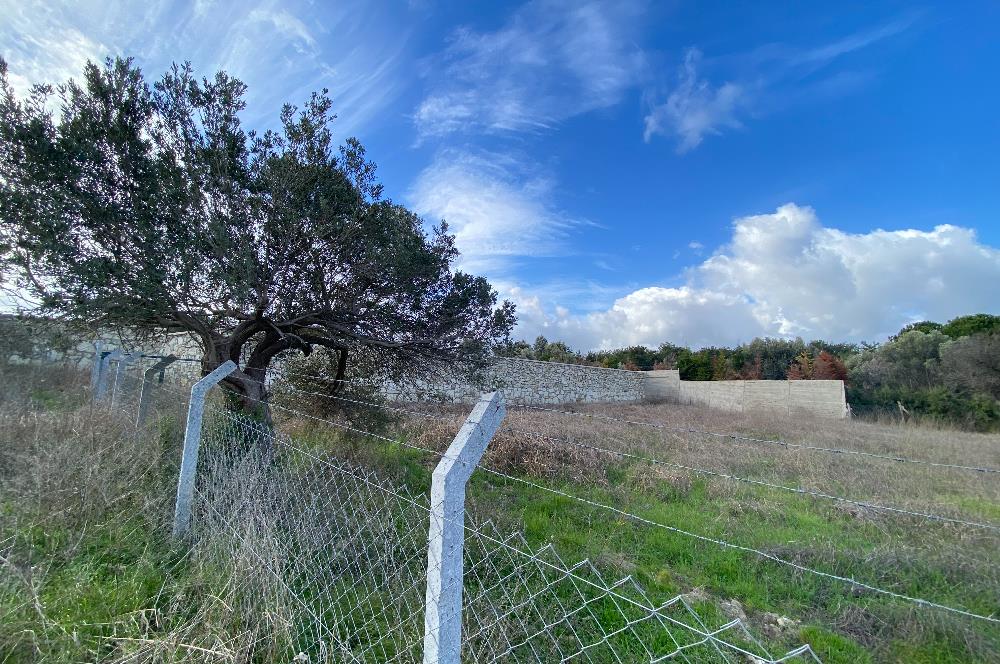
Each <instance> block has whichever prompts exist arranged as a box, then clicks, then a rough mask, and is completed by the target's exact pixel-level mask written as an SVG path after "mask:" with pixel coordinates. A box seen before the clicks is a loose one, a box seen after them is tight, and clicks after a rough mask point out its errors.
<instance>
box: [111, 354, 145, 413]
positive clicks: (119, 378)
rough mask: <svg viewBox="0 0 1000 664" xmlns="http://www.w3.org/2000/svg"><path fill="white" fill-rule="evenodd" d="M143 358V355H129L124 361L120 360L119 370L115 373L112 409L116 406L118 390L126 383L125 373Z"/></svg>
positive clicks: (112, 388) (112, 389)
mask: <svg viewBox="0 0 1000 664" xmlns="http://www.w3.org/2000/svg"><path fill="white" fill-rule="evenodd" d="M141 357H142V353H129V354H128V355H126V356H125V357H123V358H122V359H120V360H118V370H117V371H116V372H115V384H114V385H113V386H112V387H111V407H112V408H114V406H115V399H116V398H117V396H118V388H119V387H120V386H122V385H123V384H124V383H125V372H126V371H128V365H130V364H132V363H133V362H135V361H136V360H138V359H139V358H141Z"/></svg>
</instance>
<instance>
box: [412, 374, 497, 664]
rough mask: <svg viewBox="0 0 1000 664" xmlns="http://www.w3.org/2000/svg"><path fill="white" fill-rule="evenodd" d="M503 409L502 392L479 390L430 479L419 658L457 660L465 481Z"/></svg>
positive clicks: (431, 663)
mask: <svg viewBox="0 0 1000 664" xmlns="http://www.w3.org/2000/svg"><path fill="white" fill-rule="evenodd" d="M505 414H506V407H505V404H504V398H503V393H502V392H491V393H490V394H484V395H483V396H482V398H481V399H480V400H479V403H477V404H476V406H475V407H474V408H473V409H472V412H471V413H469V417H468V418H467V419H466V420H465V424H463V425H462V428H461V429H460V430H459V432H458V435H457V436H455V440H453V441H452V443H451V446H450V447H449V448H448V451H447V452H446V453H445V455H444V457H443V458H442V459H441V462H440V463H438V465H437V467H436V468H435V469H434V474H433V476H432V479H431V513H430V531H429V534H428V543H427V599H426V607H425V612H424V664H460V661H461V652H462V575H463V560H462V555H463V551H464V547H465V485H466V483H467V482H468V481H469V477H470V476H471V475H472V471H473V470H475V468H476V465H477V464H478V463H479V459H480V458H482V456H483V452H485V451H486V446H487V445H488V444H489V442H490V440H491V439H492V438H493V434H495V433H496V431H497V429H498V428H500V423H501V422H503V418H504V415H505Z"/></svg>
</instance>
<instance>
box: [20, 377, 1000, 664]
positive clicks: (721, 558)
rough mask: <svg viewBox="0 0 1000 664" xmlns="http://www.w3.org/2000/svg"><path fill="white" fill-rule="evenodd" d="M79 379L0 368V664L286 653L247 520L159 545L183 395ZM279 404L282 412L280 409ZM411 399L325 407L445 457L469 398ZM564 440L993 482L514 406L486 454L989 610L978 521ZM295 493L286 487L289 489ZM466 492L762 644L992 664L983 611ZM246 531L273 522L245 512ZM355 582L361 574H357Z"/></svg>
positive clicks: (634, 409) (407, 475)
mask: <svg viewBox="0 0 1000 664" xmlns="http://www.w3.org/2000/svg"><path fill="white" fill-rule="evenodd" d="M85 384H86V376H85V375H83V374H81V373H79V372H74V371H64V372H58V371H55V372H53V371H45V372H37V371H30V370H14V371H11V372H8V373H6V374H5V380H4V381H3V382H2V383H0V385H2V387H0V436H2V440H0V556H2V557H3V559H2V560H0V661H2V662H7V661H10V662H16V661H52V662H70V661H95V660H100V661H109V662H126V661H129V662H145V661H163V662H167V661H170V662H175V661H252V660H253V658H254V657H256V661H273V660H274V658H275V657H277V658H280V657H283V656H284V653H287V650H282V649H281V648H277V649H274V650H268V649H267V644H268V643H272V644H273V643H274V642H275V641H274V639H270V637H271V636H273V635H276V634H282V633H283V631H282V630H284V633H286V634H291V632H289V630H290V629H291V626H292V623H293V622H294V620H296V615H297V614H296V611H297V609H296V608H295V606H294V601H293V600H294V597H293V596H292V595H291V594H289V593H288V592H287V590H288V589H287V588H284V589H283V588H281V587H280V586H276V585H274V584H270V585H269V584H267V583H266V581H267V577H266V576H264V575H261V574H260V569H261V568H260V564H259V560H256V559H255V555H260V554H263V555H265V557H270V558H275V559H278V558H281V557H282V556H286V554H287V552H282V551H281V550H278V549H275V550H273V551H272V549H273V547H274V545H275V543H276V542H277V541H278V540H277V539H276V537H275V535H274V534H273V533H271V531H269V530H268V529H266V528H260V527H257V526H255V527H254V528H252V529H248V530H246V531H244V535H245V536H246V537H247V541H248V542H249V545H247V544H246V543H243V545H242V546H235V545H234V541H233V540H231V539H226V538H222V539H218V538H213V536H212V534H213V533H212V528H209V529H208V531H206V532H205V533H203V534H204V535H205V537H203V538H202V540H201V542H202V544H201V545H200V546H199V547H195V548H193V549H184V550H178V549H177V548H176V547H173V546H172V545H171V544H170V542H169V540H168V538H167V537H166V532H167V527H168V524H167V521H168V519H169V516H170V512H171V509H170V503H171V500H172V492H173V482H174V481H175V477H176V474H175V473H176V461H177V458H178V456H179V454H178V448H177V445H178V442H179V429H178V427H177V420H178V416H179V415H180V413H181V411H183V409H184V406H185V404H184V403H183V401H182V400H179V399H178V398H177V397H175V396H172V395H171V394H170V393H169V392H166V391H164V392H163V393H162V394H161V395H160V400H159V403H158V404H157V406H158V411H159V412H160V413H161V414H166V415H167V416H165V417H161V418H160V419H158V420H154V421H153V422H152V423H151V429H150V430H149V431H147V432H145V434H146V435H142V436H135V435H132V434H131V433H130V422H129V421H128V420H127V419H122V418H118V417H113V416H108V415H107V414H102V413H101V412H97V411H94V410H93V409H91V407H90V405H89V402H88V401H86V399H85V398H83V397H82V395H84V394H85V393H86V390H85V389H82V388H84V386H85ZM133 394H134V390H133ZM287 406H288V407H291V408H294V407H295V404H294V401H291V402H289V403H287ZM414 408H419V409H422V410H433V411H434V413H435V414H436V415H439V416H440V417H439V418H437V419H426V418H416V417H406V416H398V417H384V416H382V417H379V418H373V417H371V416H370V414H369V413H368V412H367V409H365V408H363V407H354V408H350V409H346V410H345V409H343V408H342V409H340V410H338V411H337V412H336V413H333V414H331V417H333V418H335V419H336V420H337V421H339V422H344V423H349V424H350V425H351V426H355V427H358V428H364V429H367V430H375V431H377V432H379V433H381V434H383V435H385V436H386V437H387V438H390V439H396V440H401V441H403V442H404V443H405V444H412V445H415V446H418V447H423V448H428V449H434V450H437V451H443V450H444V449H445V448H446V447H447V445H448V444H449V443H450V441H451V439H452V438H453V437H454V435H455V433H456V432H457V430H458V428H459V427H460V426H461V423H462V421H463V420H464V418H465V416H466V414H467V412H468V407H467V406H448V407H436V408H432V407H431V406H428V405H427V404H419V405H414ZM565 409H566V410H573V411H577V412H582V413H590V414H593V415H600V416H602V417H613V418H617V419H622V420H638V421H645V422H653V423H657V424H660V425H663V426H666V427H671V428H694V429H702V430H706V431H715V432H720V433H739V434H745V435H747V436H751V437H761V438H769V439H771V438H773V439H781V440H784V441H787V442H792V443H804V444H809V445H815V446H822V447H834V448H845V449H853V450H861V451H867V452H873V453H877V454H888V455H899V456H904V457H909V458H917V459H927V460H933V461H937V462H942V463H958V464H962V465H974V466H980V465H981V466H990V467H1000V436H996V435H992V436H990V435H982V434H970V433H961V432H954V431H946V430H940V429H929V428H923V427H916V426H911V425H899V424H894V425H881V424H874V423H866V422H857V421H818V422H817V421H809V420H799V419H791V420H789V419H785V418H779V417H774V416H752V415H742V414H732V413H722V412H717V411H711V410H708V409H704V408H698V407H692V406H680V405H671V404H641V405H640V404H615V405H609V404H603V405H573V406H568V407H566V408H565ZM277 419H278V422H279V426H280V428H281V430H282V432H283V433H285V434H288V435H293V436H294V437H295V438H296V439H297V440H302V441H305V443H304V444H309V445H312V446H314V447H315V448H316V449H325V450H329V451H334V452H335V453H336V454H337V455H338V456H339V457H341V458H345V459H352V460H354V461H355V462H357V463H359V464H362V465H363V466H365V467H368V468H376V469H378V470H379V471H384V473H383V475H384V476H387V477H391V478H393V480H392V481H394V482H396V483H397V484H400V485H403V486H405V487H406V488H408V489H409V490H411V491H413V492H416V493H420V492H425V491H426V489H427V487H428V485H429V474H430V471H431V470H432V468H433V466H434V464H435V461H436V460H435V458H434V457H433V456H431V455H420V454H417V453H414V452H413V451H412V450H410V449H407V448H406V447H405V446H402V447H401V446H398V445H393V444H391V443H388V442H385V441H381V440H373V439H371V438H368V437H365V436H357V435H349V434H345V432H344V431H343V430H340V429H336V428H330V427H327V426H324V425H322V423H317V422H316V421H314V420H308V419H303V418H296V417H290V416H287V414H286V416H284V417H278V418H277ZM519 432H530V434H528V433H519ZM151 434H152V435H151ZM537 434H541V435H542V436H545V437H539V436H538V435H537ZM558 439H565V440H568V441H571V442H572V443H576V444H570V443H567V442H561V441H560V440H558ZM580 444H583V445H590V446H594V447H601V448H606V449H608V450H613V451H619V452H626V453H629V454H636V455H641V456H644V457H651V458H656V459H660V460H662V461H664V462H667V463H670V464H681V465H684V466H689V467H694V468H701V469H705V470H710V471H713V472H721V473H728V474H732V475H738V476H741V477H747V478H753V479H755V480H764V481H769V482H775V483H780V484H784V485H788V486H802V487H805V488H808V489H813V490H818V491H823V492H827V493H831V494H836V495H841V496H845V497H849V498H852V499H856V500H863V501H871V502H875V503H881V504H886V505H894V506H898V507H906V508H909V509H912V510H918V511H926V512H933V513H936V514H941V515H947V516H950V517H954V518H961V519H967V520H971V521H979V522H986V523H992V524H1000V482H998V481H996V479H995V478H996V476H995V475H987V474H982V473H971V472H968V471H960V470H949V469H944V468H934V467H926V466H919V465H911V464H902V463H895V462H890V461H882V460H877V459H870V458H864V457H854V456H847V455H831V454H825V453H821V452H816V451H809V450H802V449H788V448H784V447H780V446H775V445H768V444H764V443H754V442H748V441H742V442H740V441H734V440H732V439H726V438H717V437H711V436H703V435H698V434H691V433H681V432H676V431H667V430H663V429H657V428H650V427H643V426H639V425H635V424H626V423H622V422H609V421H606V420H602V419H595V418H590V417H583V416H579V415H564V414H560V413H553V412H544V411H535V410H522V409H517V408H511V409H510V411H509V415H508V418H507V420H506V422H505V428H504V430H503V431H502V432H501V433H500V434H499V435H498V436H497V437H496V438H495V439H494V441H493V442H492V444H491V446H490V449H489V451H488V452H487V455H486V457H485V459H484V462H483V464H484V465H485V466H487V467H489V468H492V469H495V470H498V471H501V472H503V473H506V474H510V475H512V476H515V477H518V478H525V479H528V480H531V481H533V482H538V483H541V484H543V485H545V486H549V487H554V488H558V489H559V490H562V491H566V492H568V493H571V494H574V495H578V496H580V497H584V498H587V499H590V500H596V501H598V502H604V503H607V504H612V505H614V506H616V507H619V508H621V509H624V510H626V511H629V512H632V513H636V514H639V515H642V516H644V517H648V518H651V519H653V520H656V521H658V522H662V523H666V524H670V525H677V526H679V527H683V528H686V529H689V530H692V531H695V532H700V533H703V534H706V535H709V536H714V537H719V538H722V539H726V540H728V541H732V542H734V543H738V544H745V545H748V546H754V547H757V548H761V549H762V550H765V551H767V552H769V553H772V554H774V555H779V556H781V557H784V558H787V559H790V560H793V561H795V562H798V563H801V564H805V565H807V566H813V567H816V568H820V569H824V570H828V571H834V572H838V573H844V574H846V575H852V576H855V577H856V578H859V579H860V580H864V581H867V582H871V583H873V584H874V585H878V586H881V587H886V588H888V589H891V590H894V591H897V592H904V593H908V594H915V595H921V596H926V597H927V598H928V599H936V600H941V601H943V602H944V603H948V604H952V605H958V606H967V607H968V608H970V609H972V610H976V611H979V612H987V613H988V612H990V611H997V610H1000V607H998V605H997V599H996V598H997V597H1000V578H998V566H997V557H996V552H997V550H998V548H1000V547H998V545H1000V540H998V538H997V537H996V533H995V532H989V531H983V530H976V529H971V528H968V527H963V526H957V525H953V524H941V523H931V522H926V521H924V520H921V519H918V518H915V517H908V516H900V515H893V514H886V513H883V512H878V511H874V510H868V509H864V508H858V507H856V506H849V505H848V506H845V505H836V504H832V503H830V502H829V501H824V500H822V499H818V498H812V497H806V496H801V495H798V494H792V493H788V492H781V491H777V490H772V489H764V488H760V487H752V486H747V485H746V484H743V483H740V482H735V481H732V480H726V479H721V478H711V477H705V476H699V475H698V474H697V473H692V472H691V471H690V470H685V469H682V468H677V467H673V466H668V465H656V464H648V463H643V462H641V461H638V460H636V459H629V458H622V457H621V456H619V455H614V454H609V453H607V452H602V451H599V450H595V449H589V448H586V447H581V446H580ZM244 475H245V474H244ZM244 475H240V477H244ZM247 477H249V476H247ZM324 481H325V480H324ZM241 486H242V488H243V491H242V493H241V495H243V494H245V495H244V499H243V500H242V503H240V504H241V505H245V506H253V505H255V504H256V503H255V495H254V490H253V487H254V486H255V484H254V483H253V482H249V481H247V482H244V483H243V484H242V485H241ZM303 486H306V485H303ZM320 492H322V489H317V490H316V492H315V493H317V495H318V493H320ZM236 493H240V492H236ZM286 493H288V492H287V491H286ZM307 497H308V496H305V495H303V496H302V502H303V504H305V503H306V498H307ZM271 502H275V501H271ZM341 502H346V501H341ZM275 504H278V503H275ZM469 504H470V508H471V510H472V512H473V513H474V515H475V516H476V517H477V518H479V519H480V520H482V519H491V520H493V521H494V522H496V523H499V524H501V528H502V529H505V532H510V531H511V530H516V531H520V532H521V533H523V535H524V536H525V537H526V538H527V539H528V541H529V543H530V544H531V545H532V546H540V545H542V544H546V543H552V544H553V545H554V546H555V547H556V549H557V550H558V551H559V552H560V554H561V555H563V557H564V558H565V559H566V560H569V561H575V560H578V559H580V558H584V557H589V558H590V559H591V560H593V561H595V563H596V564H597V565H598V567H599V568H600V569H602V570H604V571H606V572H607V573H608V574H612V575H614V576H621V575H625V574H629V575H633V576H635V577H636V578H637V579H639V580H640V582H641V583H642V584H643V585H644V586H645V587H646V588H647V589H648V590H649V591H650V593H651V594H652V596H653V597H669V596H672V595H673V594H676V593H690V595H691V598H692V600H695V601H697V602H699V603H701V604H700V605H701V606H702V609H700V610H704V611H707V612H708V615H711V614H712V612H713V611H715V612H717V616H716V617H717V618H718V619H719V620H723V619H726V618H727V616H730V615H731V614H734V613H740V614H742V615H746V617H747V621H748V623H750V624H751V625H752V626H753V627H754V628H755V629H756V631H757V633H759V634H764V635H767V636H768V638H770V639H773V640H774V641H775V642H776V644H777V647H776V648H775V649H776V650H778V649H780V647H781V646H785V647H790V646H793V645H797V644H798V643H801V642H803V641H808V642H809V643H811V644H813V645H814V647H815V648H816V649H817V650H818V651H819V652H821V653H823V655H824V659H825V661H828V662H830V661H833V662H836V661H844V662H847V661H851V662H853V661H871V660H873V659H874V660H877V661H907V662H909V661H917V662H919V661H926V662H931V661H968V662H976V661H1000V658H998V656H997V652H998V650H997V649H998V647H1000V634H998V633H997V632H998V630H996V629H994V628H993V627H991V626H984V625H982V624H979V623H975V622H970V621H967V620H964V619H959V618H955V617H953V616H949V615H944V614H941V613H939V612H934V611H932V610H929V609H927V608H922V607H915V606H912V605H907V604H905V603H899V602H894V601H883V600H880V599H878V598H872V597H871V596H869V595H866V594H864V593H854V592H852V591H851V590H850V588H844V587H843V586H840V585H837V584H834V583H828V582H820V581H817V580H815V579H812V578H810V577H808V575H801V574H791V573H789V572H788V571H787V570H786V569H784V568H781V567H779V566H775V565H773V564H770V563H762V562H761V561H759V560H754V559H753V558H752V557H748V556H746V555H745V554H742V553H738V552H732V551H727V550H716V549H715V548H713V547H712V546H711V545H707V544H699V543H697V542H692V541H690V540H688V539H685V538H683V537H682V536H679V535H674V534H671V533H664V532H662V531H659V532H658V531H656V529H655V528H651V527H649V526H646V525H642V524H637V523H629V522H628V521H627V520H626V519H623V518H620V517H619V516H617V515H608V514H606V513H603V512H601V511H600V510H596V509H594V508H592V507H589V506H586V505H582V504H578V503H574V502H573V501H570V500H566V499H560V498H558V497H555V496H552V495H547V494H545V493H544V492H541V491H535V490H531V489H530V488H529V487H525V486H524V485H522V484H518V483H516V482H506V481H503V480H501V479H499V478H496V477H495V476H489V475H485V474H477V475H476V476H475V477H474V478H473V484H472V485H471V486H470V490H469ZM239 509H240V510H245V509H247V507H240V508H239ZM203 516H204V515H203ZM289 518H291V517H289ZM296 518H298V517H296ZM206 522H208V521H207V520H206ZM264 522H269V519H264V520H263V521H261V520H260V519H257V520H256V521H255V523H256V524H257V525H258V526H259V525H260V524H261V523H264ZM249 549H254V551H256V552H257V553H256V554H253V553H252V552H250V551H249ZM272 554H273V555H272ZM286 557H287V556H286ZM357 573H358V574H361V575H363V574H364V573H365V572H364V570H362V569H361V568H360V567H359V568H358V570H357ZM249 588H253V589H254V590H253V591H252V592H248V589H249ZM714 622H716V623H717V622H718V621H714ZM269 639H270V641H269ZM286 641H287V639H286ZM269 653H270V654H269ZM268 658H270V659H268Z"/></svg>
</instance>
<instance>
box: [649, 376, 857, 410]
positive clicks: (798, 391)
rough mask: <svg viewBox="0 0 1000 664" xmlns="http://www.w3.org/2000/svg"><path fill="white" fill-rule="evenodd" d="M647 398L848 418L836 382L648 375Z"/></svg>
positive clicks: (717, 406)
mask: <svg viewBox="0 0 1000 664" xmlns="http://www.w3.org/2000/svg"><path fill="white" fill-rule="evenodd" d="M647 373H648V374H649V377H648V379H647V383H646V398H647V399H651V400H664V401H676V402H679V403H688V404H697V405H702V406H708V407H709V408H717V409H719V410H728V411H735V412H739V413H742V412H753V411H767V412H775V413H780V414H785V415H792V414H794V413H795V412H806V413H808V414H810V415H814V416H817V417H830V418H839V417H847V399H846V396H845V394H844V383H843V381H839V380H712V381H694V380H692V381H688V380H681V379H680V373H679V372H678V371H676V370H671V371H650V372H647Z"/></svg>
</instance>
